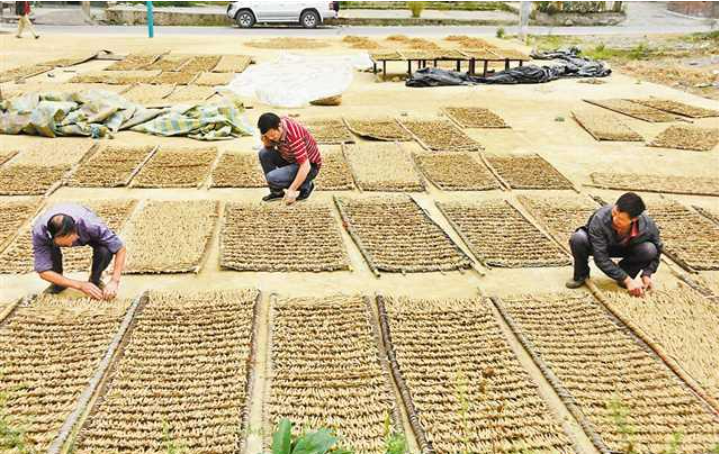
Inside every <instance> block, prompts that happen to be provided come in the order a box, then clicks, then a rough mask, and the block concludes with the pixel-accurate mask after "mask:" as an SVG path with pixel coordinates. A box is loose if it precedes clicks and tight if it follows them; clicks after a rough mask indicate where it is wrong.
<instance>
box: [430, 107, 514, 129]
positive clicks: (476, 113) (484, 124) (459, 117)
mask: <svg viewBox="0 0 719 454" xmlns="http://www.w3.org/2000/svg"><path fill="white" fill-rule="evenodd" d="M444 111H445V112H446V113H447V115H449V116H450V117H451V118H452V119H453V120H454V121H456V122H457V123H459V125H460V126H462V127H463V128H509V125H508V124H507V123H505V122H504V120H503V119H502V117H500V116H499V115H497V114H496V113H494V112H492V111H491V110H489V109H483V108H481V107H445V108H444Z"/></svg>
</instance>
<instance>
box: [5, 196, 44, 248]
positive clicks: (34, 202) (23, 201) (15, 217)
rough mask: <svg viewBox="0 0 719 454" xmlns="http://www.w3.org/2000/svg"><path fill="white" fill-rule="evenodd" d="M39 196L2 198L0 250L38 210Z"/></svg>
mask: <svg viewBox="0 0 719 454" xmlns="http://www.w3.org/2000/svg"><path fill="white" fill-rule="evenodd" d="M41 202H42V200H41V199H40V198H39V197H22V198H18V197H12V198H3V199H0V252H2V248H3V247H4V245H5V242H6V241H8V240H9V239H10V238H12V237H14V236H15V235H16V234H17V233H18V229H19V228H20V226H22V225H23V224H24V223H25V222H26V221H27V220H29V219H30V218H31V217H32V216H33V215H34V214H35V212H36V211H37V209H38V207H39V206H40V203H41Z"/></svg>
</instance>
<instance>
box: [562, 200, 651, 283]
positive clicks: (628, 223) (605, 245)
mask: <svg viewBox="0 0 719 454" xmlns="http://www.w3.org/2000/svg"><path fill="white" fill-rule="evenodd" d="M645 209H646V207H645V205H644V201H643V200H642V199H641V197H639V196H638V195H637V194H635V193H633V192H627V193H626V194H623V195H622V196H621V197H619V199H618V200H617V202H616V203H615V204H614V205H607V206H604V207H602V208H600V209H598V210H597V211H596V212H595V213H594V214H593V215H592V216H591V217H590V218H589V221H588V222H587V225H586V226H584V227H580V228H579V229H577V231H576V232H574V234H573V235H572V237H571V238H570V239H569V245H570V247H571V249H572V255H573V256H574V277H573V278H572V279H570V280H569V281H567V287H568V288H578V287H580V286H582V284H584V281H585V280H586V279H588V278H589V264H588V262H589V256H590V255H593V256H594V263H595V264H596V265H597V267H599V269H600V270H602V272H604V274H606V275H607V276H609V277H610V278H612V279H614V280H615V281H617V283H618V284H619V285H620V286H622V287H624V288H626V289H627V291H628V292H629V293H630V294H631V295H632V296H642V295H643V294H644V292H645V291H647V290H650V289H651V288H652V286H653V283H652V274H654V273H655V272H656V271H657V268H658V267H659V257H660V256H661V253H662V247H663V245H662V240H661V238H660V237H659V229H658V228H657V225H656V224H655V223H654V220H652V218H650V217H649V216H648V215H647V214H646V213H644V210H645ZM612 257H621V258H622V260H621V261H620V262H619V263H614V262H613V261H612V259H611V258H612ZM638 275H639V276H638Z"/></svg>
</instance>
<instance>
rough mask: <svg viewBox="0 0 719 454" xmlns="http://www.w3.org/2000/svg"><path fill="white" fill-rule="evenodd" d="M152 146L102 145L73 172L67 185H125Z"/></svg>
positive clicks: (107, 186) (148, 154)
mask: <svg viewBox="0 0 719 454" xmlns="http://www.w3.org/2000/svg"><path fill="white" fill-rule="evenodd" d="M153 149H154V147H153V146H152V145H144V146H133V147H129V146H122V145H119V146H117V145H103V146H102V148H100V150H99V151H98V152H97V153H95V154H94V155H92V156H91V157H90V158H89V159H88V160H87V161H85V162H83V163H82V164H80V166H79V167H78V168H77V169H76V170H75V171H74V172H73V174H72V175H71V176H70V179H69V180H68V183H67V184H68V186H80V187H102V188H114V187H119V186H127V185H128V184H129V182H130V180H131V179H132V177H133V175H134V174H135V172H137V171H138V170H139V168H140V166H141V165H142V164H143V163H144V162H145V161H146V160H147V159H148V158H149V156H150V153H152V150H153Z"/></svg>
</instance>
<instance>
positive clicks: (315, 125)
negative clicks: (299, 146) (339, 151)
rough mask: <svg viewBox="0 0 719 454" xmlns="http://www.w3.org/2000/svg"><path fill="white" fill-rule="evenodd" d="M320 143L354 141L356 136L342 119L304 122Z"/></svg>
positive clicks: (331, 143) (335, 143) (330, 143)
mask: <svg viewBox="0 0 719 454" xmlns="http://www.w3.org/2000/svg"><path fill="white" fill-rule="evenodd" d="M302 124H303V125H304V126H305V127H306V128H307V129H308V130H309V132H310V134H312V137H314V138H315V140H316V141H317V143H318V144H325V145H337V144H341V143H353V142H354V141H355V140H354V137H352V134H351V133H350V131H349V129H347V126H345V124H344V123H343V122H342V120H324V119H312V120H307V121H305V122H303V123H302Z"/></svg>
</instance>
